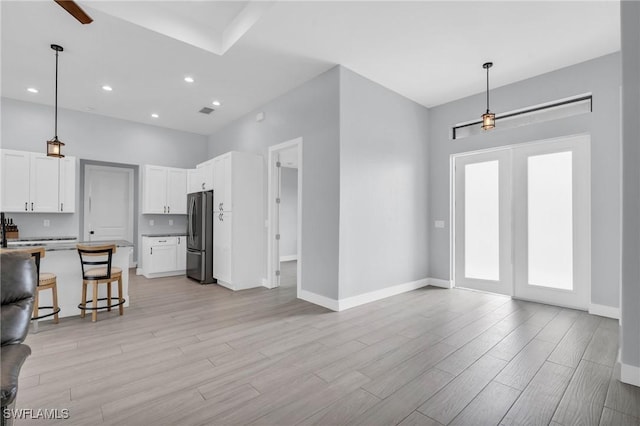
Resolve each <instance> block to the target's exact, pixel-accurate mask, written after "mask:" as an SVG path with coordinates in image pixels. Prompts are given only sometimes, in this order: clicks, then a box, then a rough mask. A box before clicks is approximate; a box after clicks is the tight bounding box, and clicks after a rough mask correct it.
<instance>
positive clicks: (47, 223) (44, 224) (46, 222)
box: [42, 219, 51, 228]
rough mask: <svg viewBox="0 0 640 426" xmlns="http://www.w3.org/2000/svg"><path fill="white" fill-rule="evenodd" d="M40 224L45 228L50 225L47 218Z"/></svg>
mask: <svg viewBox="0 0 640 426" xmlns="http://www.w3.org/2000/svg"><path fill="white" fill-rule="evenodd" d="M42 226H44V227H45V228H48V227H49V226H51V222H50V221H49V219H45V220H44V221H43V222H42Z"/></svg>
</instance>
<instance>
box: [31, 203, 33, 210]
mask: <svg viewBox="0 0 640 426" xmlns="http://www.w3.org/2000/svg"><path fill="white" fill-rule="evenodd" d="M31 211H33V203H31Z"/></svg>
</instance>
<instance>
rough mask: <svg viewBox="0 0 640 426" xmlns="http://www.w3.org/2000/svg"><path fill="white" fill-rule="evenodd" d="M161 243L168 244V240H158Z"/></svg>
mask: <svg viewBox="0 0 640 426" xmlns="http://www.w3.org/2000/svg"><path fill="white" fill-rule="evenodd" d="M158 242H159V243H166V242H167V240H158Z"/></svg>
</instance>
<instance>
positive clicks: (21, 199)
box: [1, 150, 76, 213]
mask: <svg viewBox="0 0 640 426" xmlns="http://www.w3.org/2000/svg"><path fill="white" fill-rule="evenodd" d="M1 156H2V183H1V186H2V207H1V208H2V210H3V211H7V212H33V213H60V212H62V213H73V212H74V211H75V189H76V181H75V174H76V160H75V157H65V158H56V157H47V155H46V154H41V153H37V152H27V151H14V150H2V151H1Z"/></svg>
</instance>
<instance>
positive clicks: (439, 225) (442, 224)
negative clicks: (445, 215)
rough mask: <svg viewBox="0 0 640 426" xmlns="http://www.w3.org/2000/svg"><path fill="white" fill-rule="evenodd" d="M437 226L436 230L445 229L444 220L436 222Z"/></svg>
mask: <svg viewBox="0 0 640 426" xmlns="http://www.w3.org/2000/svg"><path fill="white" fill-rule="evenodd" d="M435 226H436V228H441V229H444V220H436V222H435Z"/></svg>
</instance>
